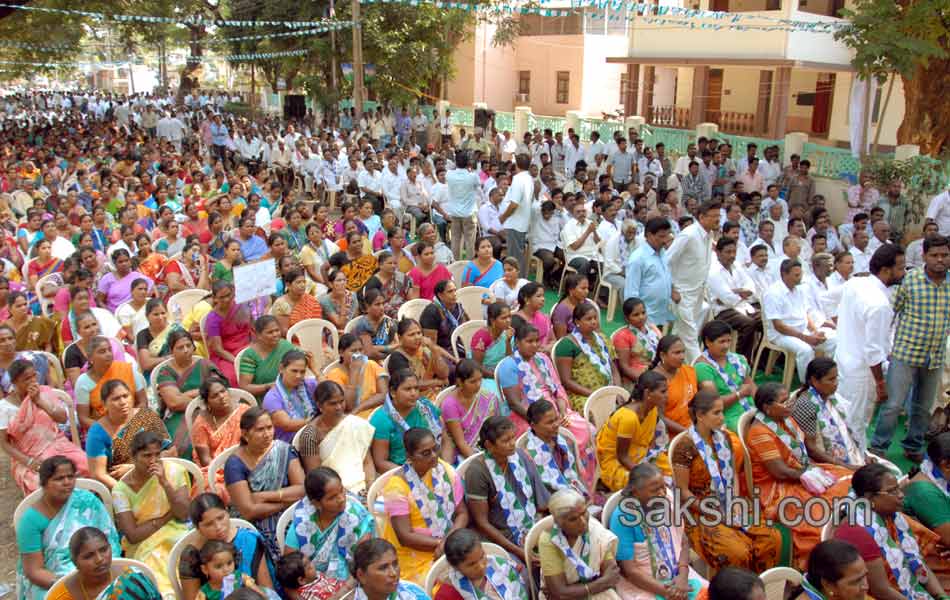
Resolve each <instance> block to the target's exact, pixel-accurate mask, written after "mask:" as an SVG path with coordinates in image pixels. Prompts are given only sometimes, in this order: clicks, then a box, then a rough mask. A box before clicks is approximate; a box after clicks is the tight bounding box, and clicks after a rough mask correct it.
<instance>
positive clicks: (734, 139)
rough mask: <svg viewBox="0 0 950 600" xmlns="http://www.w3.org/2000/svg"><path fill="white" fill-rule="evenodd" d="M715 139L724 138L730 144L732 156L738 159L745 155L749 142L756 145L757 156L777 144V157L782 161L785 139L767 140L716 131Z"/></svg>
mask: <svg viewBox="0 0 950 600" xmlns="http://www.w3.org/2000/svg"><path fill="white" fill-rule="evenodd" d="M716 139H718V140H725V141H727V142H729V144H730V145H731V146H732V158H734V159H736V160H738V159H739V158H744V157H745V155H746V147H748V145H749V144H755V145H756V146H757V147H758V155H759V158H761V157H762V152H763V151H764V150H765V149H766V148H767V147H769V146H778V157H779V158H778V159H779V162H782V161H783V160H784V158H785V140H784V139H781V140H767V139H765V138H757V137H750V136H745V135H733V134H731V133H722V132H720V133H717V134H716Z"/></svg>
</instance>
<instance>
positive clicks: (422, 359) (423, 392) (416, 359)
mask: <svg viewBox="0 0 950 600" xmlns="http://www.w3.org/2000/svg"><path fill="white" fill-rule="evenodd" d="M393 354H399V355H400V356H402V357H403V358H405V359H406V361H407V362H408V363H409V367H410V368H411V369H412V372H413V373H415V374H416V377H417V378H418V379H419V381H422V380H424V379H432V378H433V377H434V376H435V370H434V363H433V361H434V360H437V359H434V358H433V357H432V352H431V351H430V350H429V349H428V348H426V347H424V346H419V349H418V350H416V353H415V354H413V355H410V354H408V353H406V351H405V350H403V349H402V347H400V348H399V349H398V350H395V351H394V352H393ZM390 356H392V355H390ZM441 391H442V386H440V385H430V386H427V387H423V386H421V385H420V386H419V396H420V397H421V398H431V399H433V400H434V399H435V397H436V396H438V395H439V392H441Z"/></svg>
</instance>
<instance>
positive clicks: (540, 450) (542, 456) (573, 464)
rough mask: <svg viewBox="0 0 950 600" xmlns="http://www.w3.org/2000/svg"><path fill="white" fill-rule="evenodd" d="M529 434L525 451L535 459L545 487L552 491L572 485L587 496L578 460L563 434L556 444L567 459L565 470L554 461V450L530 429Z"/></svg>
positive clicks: (558, 437)
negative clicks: (578, 469)
mask: <svg viewBox="0 0 950 600" xmlns="http://www.w3.org/2000/svg"><path fill="white" fill-rule="evenodd" d="M527 434H528V437H527V440H528V442H527V444H525V451H527V453H528V456H530V457H531V458H532V459H534V462H535V463H536V464H537V465H538V473H539V474H540V475H541V481H543V482H544V485H545V486H547V488H548V489H549V490H552V491H554V490H557V489H559V488H562V487H566V486H568V485H570V486H572V487H573V488H574V489H576V490H577V491H579V492H581V493H582V494H584V495H585V496H586V495H587V488H586V487H585V486H584V484H583V483H582V482H581V479H580V476H579V475H578V472H577V468H578V466H577V460H576V459H575V457H574V452H573V451H572V450H571V448H570V446H568V444H567V441H566V440H565V439H564V438H563V437H561V434H560V433H558V434H557V437H555V440H554V443H555V445H556V446H557V448H558V449H559V450H560V451H561V452H562V453H563V454H564V456H565V457H567V464H566V465H565V467H564V470H561V467H560V466H559V465H558V464H557V461H556V460H554V450H553V449H552V448H551V447H550V446H549V445H548V443H547V442H545V441H544V440H542V439H541V438H539V437H538V436H536V435H535V434H534V431H532V430H530V429H529V430H528V431H527Z"/></svg>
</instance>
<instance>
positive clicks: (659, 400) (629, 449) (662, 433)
mask: <svg viewBox="0 0 950 600" xmlns="http://www.w3.org/2000/svg"><path fill="white" fill-rule="evenodd" d="M666 394H667V382H666V378H665V377H663V375H661V374H659V373H657V372H656V371H647V372H646V373H644V374H643V375H641V376H640V378H639V379H638V380H637V386H636V387H635V388H634V390H633V392H632V393H631V394H630V399H629V400H627V402H625V403H623V404H620V406H618V407H617V409H616V410H614V412H613V414H611V415H610V418H609V419H607V422H606V423H605V424H604V426H603V427H602V428H601V429H600V432H598V434H597V460H598V462H599V463H600V480H601V481H602V482H603V483H604V485H606V486H607V487H608V488H609V489H610V490H611V491H617V490H620V489H623V486H625V485H626V482H627V479H628V478H629V476H630V470H631V469H633V467H635V466H636V465H638V464H641V463H651V464H655V465H656V466H657V467H658V468H659V469H660V470H661V471H663V475H664V476H666V477H669V476H670V475H672V474H673V471H672V469H670V459H669V456H668V455H667V452H666V451H667V448H668V447H669V445H670V436H669V434H668V433H667V431H666V424H665V423H664V422H663V419H662V418H661V415H662V414H663V409H664V408H665V407H666Z"/></svg>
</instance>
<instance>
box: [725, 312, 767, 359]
mask: <svg viewBox="0 0 950 600" xmlns="http://www.w3.org/2000/svg"><path fill="white" fill-rule="evenodd" d="M716 318H717V319H719V320H720V321H725V322H726V323H728V324H729V325H730V326H731V327H732V328H733V329H734V330H735V331H736V333H737V334H738V339H737V340H736V352H738V353H739V354H741V355H742V356H744V357H745V358H746V360H747V361H749V366H750V367H751V366H752V360H753V358H755V357H754V355H753V352H754V350H755V334H756V332H761V331H762V319H761V317H760V315H759V313H758V312H756V313H755V314H753V315H752V316H749V315H747V314H745V313H742V312H739V311H737V310H736V309H734V308H727V309H725V310H723V311H720V312H719V313H717V314H716Z"/></svg>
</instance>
